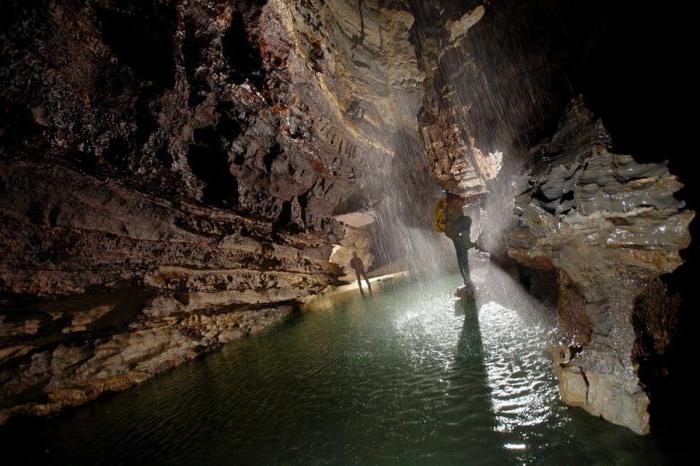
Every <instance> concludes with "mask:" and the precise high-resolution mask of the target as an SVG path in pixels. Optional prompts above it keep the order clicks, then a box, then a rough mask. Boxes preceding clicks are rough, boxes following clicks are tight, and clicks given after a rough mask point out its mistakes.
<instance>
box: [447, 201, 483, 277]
mask: <svg viewBox="0 0 700 466" xmlns="http://www.w3.org/2000/svg"><path fill="white" fill-rule="evenodd" d="M463 202H464V200H463V199H462V198H460V197H458V196H454V195H450V194H448V197H447V200H446V202H445V203H444V214H443V218H444V232H445V235H447V237H448V238H450V239H451V240H452V244H454V247H455V252H456V253H457V263H458V265H459V273H460V274H462V279H463V280H464V285H465V286H471V277H470V276H469V249H470V248H473V247H475V246H476V245H475V244H474V243H472V241H471V238H470V237H469V235H470V231H471V226H472V219H471V218H469V216H467V215H464V213H463V212H462V203H463Z"/></svg>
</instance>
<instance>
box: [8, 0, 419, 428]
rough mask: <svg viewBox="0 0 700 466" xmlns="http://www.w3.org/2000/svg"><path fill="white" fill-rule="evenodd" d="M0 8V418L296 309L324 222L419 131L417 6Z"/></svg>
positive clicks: (125, 378) (348, 204)
mask: <svg viewBox="0 0 700 466" xmlns="http://www.w3.org/2000/svg"><path fill="white" fill-rule="evenodd" d="M0 16H1V17H2V18H3V19H2V22H3V23H2V29H1V32H0V44H1V45H0V57H2V66H1V67H0V84H1V86H0V87H1V90H0V102H1V103H2V105H1V106H0V107H1V110H0V112H1V113H0V139H1V141H0V151H1V154H0V194H1V195H0V215H2V224H3V226H2V228H1V229H0V249H2V251H3V252H2V255H1V256H0V299H1V301H2V308H1V309H0V385H1V386H2V388H0V422H2V421H4V420H5V419H6V418H7V417H8V416H10V415H13V414H18V413H23V414H46V413H49V412H52V411H56V410H59V409H61V408H63V407H66V406H72V405H77V404H81V403H83V402H86V401H88V400H91V399H94V398H95V397H97V396H98V395H99V394H100V393H102V392H104V391H111V390H119V389H122V388H125V387H128V386H131V385H134V384H137V383H140V382H142V381H143V380H146V379H148V378H150V377H152V376H153V375H155V374H157V373H160V372H162V371H164V370H167V369H169V368H171V367H174V366H176V365H178V364H180V363H182V362H184V361H186V360H189V359H192V358H194V357H196V356H197V355H198V354H201V353H203V352H206V351H209V350H211V349H213V348H216V347H218V346H219V345H221V344H223V343H226V342H228V341H231V340H233V339H236V338H239V337H241V336H245V335H247V334H249V333H252V332H255V331H259V330H261V329H263V328H266V327H267V326H269V325H271V324H273V323H275V322H278V321H280V320H281V319H283V318H284V317H286V316H288V315H289V314H290V313H292V312H294V310H295V309H296V304H297V303H298V302H299V300H300V299H303V298H304V297H306V296H308V295H310V294H313V293H316V292H318V291H320V290H322V289H323V288H325V287H326V286H328V285H329V284H331V283H334V282H335V280H336V278H337V277H338V275H339V274H340V273H341V271H340V268H339V267H337V266H336V265H335V264H331V263H330V262H329V261H328V259H329V256H330V254H331V250H332V245H333V244H334V243H338V242H340V240H341V239H342V238H343V235H344V231H343V230H344V229H343V227H342V225H340V224H339V223H338V222H336V221H335V220H333V218H332V216H333V215H337V214H339V213H343V212H347V211H351V210H353V209H356V208H358V206H363V205H366V204H367V203H368V202H369V201H370V200H371V199H372V198H376V196H378V195H379V194H378V190H377V189H376V185H377V182H376V179H377V178H379V177H380V176H381V175H382V174H383V173H386V172H387V167H388V166H389V165H390V162H391V157H392V155H393V154H392V151H391V148H390V141H391V135H392V132H393V128H395V127H400V126H406V125H407V126H412V127H413V128H414V129H415V127H416V123H415V117H414V115H415V112H416V109H417V107H418V105H419V102H420V97H419V96H420V88H419V85H418V84H419V83H420V81H421V79H422V75H421V74H420V72H419V71H418V69H417V65H416V58H415V53H414V52H413V47H412V46H411V44H410V43H409V42H408V36H409V30H410V28H411V26H412V23H413V18H412V16H411V14H410V13H408V12H406V11H402V10H398V9H395V8H389V7H386V6H380V5H379V3H377V2H371V1H367V2H360V5H358V4H357V3H356V2H351V1H337V2H323V1H286V0H284V1H283V0H270V1H268V2H264V1H254V2H248V1H233V2H222V1H205V0H201V1H194V0H192V1H188V0H164V1H161V0H152V1H147V2H142V1H126V2H123V1H120V2H115V1H111V0H99V1H96V2H89V3H86V2H81V1H77V0H59V1H48V0H45V1H39V2H21V1H10V2H3V4H2V11H1V12H0ZM358 96H360V97H358ZM393 99H398V100H400V101H401V102H403V105H404V107H402V109H401V111H396V110H395V108H394V106H391V108H389V107H390V105H389V102H391V101H392V100H393ZM411 112H412V113H411Z"/></svg>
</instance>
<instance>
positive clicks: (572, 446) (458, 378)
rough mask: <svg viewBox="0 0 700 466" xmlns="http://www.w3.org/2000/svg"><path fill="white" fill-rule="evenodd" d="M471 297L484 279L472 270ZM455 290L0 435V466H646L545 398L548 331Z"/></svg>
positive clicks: (641, 441) (331, 321) (312, 315)
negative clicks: (464, 297)
mask: <svg viewBox="0 0 700 466" xmlns="http://www.w3.org/2000/svg"><path fill="white" fill-rule="evenodd" d="M474 275H475V281H476V282H477V284H479V286H480V287H481V289H484V288H485V287H488V286H491V285H492V284H493V283H494V281H493V277H491V276H489V272H488V270H487V269H486V268H484V269H482V270H478V271H476V272H474ZM458 284H459V278H458V277H457V276H449V277H442V278H440V279H435V280H433V281H431V282H413V283H411V282H408V281H404V282H402V283H395V284H393V285H389V286H386V287H384V289H382V290H380V291H376V292H375V293H374V295H373V296H371V297H369V296H368V297H366V298H363V297H361V296H360V295H359V294H350V295H346V296H345V297H342V298H338V299H337V300H336V302H335V303H334V304H333V305H332V306H331V307H330V308H329V309H327V310H320V311H318V310H317V311H310V312H305V313H303V314H301V315H299V316H297V317H295V318H293V319H291V320H289V321H287V322H285V323H284V324H282V325H280V326H278V327H276V328H274V329H272V330H270V331H268V332H265V333H263V334H260V335H256V336H253V337H250V338H247V339H244V340H242V341H239V342H236V343H233V344H230V345H228V346H226V347H224V348H223V349H222V350H221V351H219V352H217V353H215V354H211V355H209V356H206V357H203V358H201V359H199V360H197V361H194V362H192V363H189V364H185V365H184V366H181V367H179V368H177V369H175V370H173V371H171V372H169V373H167V374H165V375H163V376H160V377H157V378H155V379H154V380H151V381H149V382H147V383H145V384H143V385H142V386H140V387H137V388H135V389H131V390H127V391H125V392H121V393H117V394H114V395H111V396H107V397H104V398H102V399H100V400H99V401H97V402H95V403H93V404H90V405H88V406H85V407H82V408H78V409H75V410H73V411H70V412H68V413H65V414H63V415H59V416H55V417H53V418H50V419H19V420H13V421H12V422H10V423H9V424H8V425H6V426H4V427H3V428H1V429H0V439H1V440H0V443H1V446H2V456H3V460H2V463H3V464H7V465H9V464H65V465H72V466H76V465H82V464H90V465H97V464H105V465H106V464H151V465H153V464H469V465H478V464H506V465H507V464H569V465H573V464H586V465H594V464H616V465H621V464H629V465H640V464H662V463H664V462H665V461H666V460H667V459H666V458H665V457H664V455H663V453H662V451H661V450H660V449H659V448H658V446H657V444H656V442H655V440H654V439H653V438H651V437H639V436H637V435H635V434H633V433H631V432H629V431H627V430H626V429H624V428H621V427H617V426H614V425H611V424H608V423H606V422H604V421H602V420H600V419H597V418H594V417H592V416H590V415H588V414H586V413H584V412H583V411H581V410H579V409H575V408H569V407H566V406H564V405H563V404H562V403H561V402H560V401H559V399H558V394H557V389H556V383H555V380H554V377H553V375H552V371H551V367H550V362H549V360H548V357H547V355H546V353H545V351H544V348H545V346H546V343H547V342H548V341H549V339H550V338H551V330H550V326H549V324H547V323H545V320H543V319H542V318H541V316H540V315H539V314H540V313H538V312H537V311H534V310H532V309H527V310H524V309H514V308H513V307H515V306H510V307H509V306H506V305H504V304H502V303H499V302H498V298H493V297H486V298H484V297H483V296H481V297H480V298H478V299H477V301H476V302H475V303H464V302H461V301H456V300H455V298H454V297H453V291H454V289H455V288H456V286H457V285H458Z"/></svg>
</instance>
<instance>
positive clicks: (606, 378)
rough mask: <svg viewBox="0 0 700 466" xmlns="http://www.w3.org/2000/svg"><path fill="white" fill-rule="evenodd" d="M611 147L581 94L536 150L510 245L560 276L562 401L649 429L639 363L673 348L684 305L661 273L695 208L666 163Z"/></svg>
mask: <svg viewBox="0 0 700 466" xmlns="http://www.w3.org/2000/svg"><path fill="white" fill-rule="evenodd" d="M609 148H610V137H609V135H608V133H607V131H606V130H605V127H604V126H603V122H601V120H599V119H596V118H595V117H594V116H593V114H592V113H591V112H590V111H589V110H588V109H587V108H586V107H585V105H584V104H583V102H582V101H581V100H580V99H579V100H577V101H574V102H573V103H572V105H571V106H570V108H569V109H568V111H567V115H566V118H565V119H564V121H563V122H562V124H561V126H560V128H559V129H558V131H557V132H556V133H555V135H554V136H553V137H552V139H551V140H549V141H548V142H547V143H545V144H543V145H541V146H539V147H538V148H537V155H536V157H537V163H536V165H535V168H533V170H532V171H531V172H530V174H529V177H528V183H527V186H526V188H525V190H524V192H523V193H522V194H521V195H519V196H518V197H517V198H516V212H517V216H518V219H519V224H518V226H517V227H516V228H515V229H514V230H513V231H512V232H511V234H510V237H509V249H508V254H509V255H510V256H511V257H513V258H514V259H515V260H517V261H518V262H519V263H521V264H523V265H526V266H529V267H532V268H535V269H542V270H553V271H556V273H557V274H558V279H557V284H558V287H559V302H558V311H559V333H560V339H559V342H558V346H557V348H556V349H555V350H554V351H553V356H554V369H555V373H556V375H557V378H558V379H559V388H560V394H561V396H562V399H563V400H564V401H565V402H566V403H568V404H571V405H574V406H582V407H583V408H585V409H586V410H587V411H589V412H591V413H592V414H594V415H599V416H601V417H603V418H604V419H606V420H609V421H611V422H614V423H616V424H620V425H624V426H627V427H629V428H631V429H632V430H634V431H635V432H638V433H648V432H649V430H650V422H649V409H648V408H649V402H650V399H649V394H648V393H647V391H646V387H645V386H644V383H643V382H642V379H641V377H642V371H644V370H645V366H646V365H647V361H648V358H650V357H654V356H657V357H658V356H659V355H663V354H664V353H665V352H666V351H667V350H668V348H669V346H670V340H671V338H672V336H673V334H674V333H675V332H676V330H677V328H676V325H677V312H678V307H679V302H678V298H677V297H673V296H669V293H668V288H667V286H666V284H665V283H664V282H663V281H661V280H660V277H661V276H662V275H664V274H669V273H671V272H673V271H674V270H675V269H676V268H678V267H679V266H680V265H681V264H682V259H681V256H680V254H679V252H680V251H681V250H683V249H685V248H687V247H688V246H689V244H690V233H689V229H688V226H689V224H690V222H691V220H692V219H693V216H694V213H693V212H692V211H690V210H688V209H686V208H685V203H684V202H683V201H681V200H678V199H677V198H676V197H675V194H676V193H677V192H678V191H679V190H680V189H681V187H682V184H681V183H680V181H679V180H678V178H677V177H675V176H673V175H671V174H670V172H669V170H668V168H667V166H666V164H656V163H639V162H637V161H635V160H634V158H633V157H632V156H630V155H621V154H616V153H612V152H610V150H609Z"/></svg>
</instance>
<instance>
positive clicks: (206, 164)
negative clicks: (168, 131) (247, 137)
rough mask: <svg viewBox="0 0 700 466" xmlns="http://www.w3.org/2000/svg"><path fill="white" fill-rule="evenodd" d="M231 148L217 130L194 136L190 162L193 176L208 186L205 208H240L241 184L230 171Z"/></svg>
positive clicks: (205, 188) (204, 196) (189, 157)
mask: <svg viewBox="0 0 700 466" xmlns="http://www.w3.org/2000/svg"><path fill="white" fill-rule="evenodd" d="M227 145H228V143H227V141H226V140H225V139H223V138H222V137H221V136H220V135H219V133H218V132H217V131H216V130H215V129H214V128H211V127H207V128H200V129H197V130H195V132H194V142H193V144H192V145H190V150H189V153H188V155H187V161H188V162H189V164H190V167H191V168H192V173H194V175H195V176H196V177H197V178H199V179H200V180H201V181H202V182H203V183H204V189H203V193H202V199H201V201H202V202H203V203H204V204H208V205H214V206H218V207H228V208H232V207H236V206H237V205H238V183H237V180H236V178H235V177H234V176H233V175H232V174H231V169H230V168H229V161H228V151H227Z"/></svg>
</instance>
